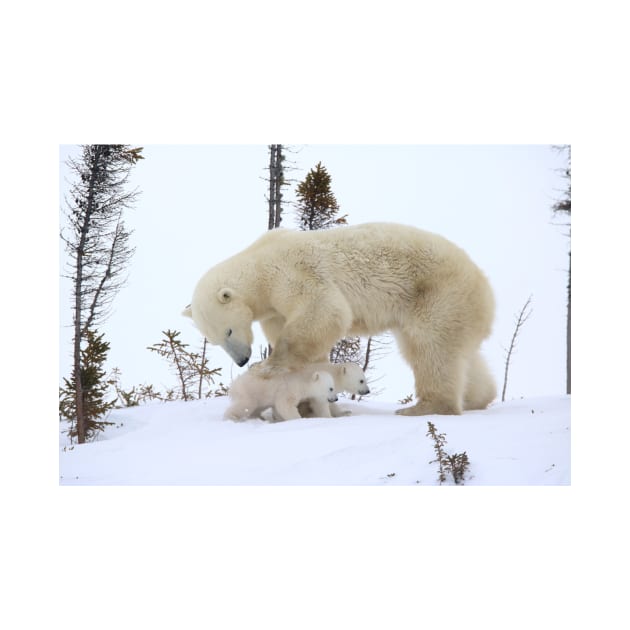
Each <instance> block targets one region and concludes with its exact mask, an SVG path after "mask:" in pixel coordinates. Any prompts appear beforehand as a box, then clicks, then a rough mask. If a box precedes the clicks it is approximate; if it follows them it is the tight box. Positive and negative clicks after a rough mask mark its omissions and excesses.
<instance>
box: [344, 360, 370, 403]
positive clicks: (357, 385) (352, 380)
mask: <svg viewBox="0 0 630 630" xmlns="http://www.w3.org/2000/svg"><path fill="white" fill-rule="evenodd" d="M340 369H341V383H342V385H343V389H344V390H345V391H347V392H350V393H351V394H359V395H360V396H365V395H366V394H369V393H370V388H369V387H368V384H367V380H366V378H365V373H364V372H363V370H362V369H361V368H360V367H359V366H358V365H357V364H356V363H342V364H341V367H340Z"/></svg>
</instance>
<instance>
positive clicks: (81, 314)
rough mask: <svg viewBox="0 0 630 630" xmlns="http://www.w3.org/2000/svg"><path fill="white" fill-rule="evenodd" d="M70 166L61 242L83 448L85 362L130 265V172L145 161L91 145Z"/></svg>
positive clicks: (135, 152)
mask: <svg viewBox="0 0 630 630" xmlns="http://www.w3.org/2000/svg"><path fill="white" fill-rule="evenodd" d="M81 149H82V150H81V157H80V159H78V160H72V159H71V160H69V161H68V166H69V167H70V170H71V172H73V173H74V174H75V176H76V180H75V181H74V183H73V185H72V188H71V190H70V196H69V198H66V206H67V208H66V217H67V219H68V224H69V225H68V227H67V232H66V233H64V232H63V231H62V233H61V238H62V240H63V241H64V242H65V244H66V249H67V251H68V254H69V256H70V264H69V267H70V272H69V275H68V276H66V277H68V278H70V279H71V280H72V287H73V296H72V313H73V324H74V335H73V378H72V382H73V383H74V386H75V403H74V411H75V413H76V434H77V441H78V442H79V444H82V443H83V442H85V440H86V439H87V437H88V424H89V422H90V421H89V410H86V409H84V407H83V401H84V400H85V399H86V395H85V392H84V388H85V387H86V386H87V385H86V384H85V383H84V382H83V378H84V375H85V374H86V372H85V370H84V366H83V363H82V360H83V357H84V354H83V353H84V351H85V350H86V348H87V346H89V344H90V338H91V337H90V335H92V337H93V335H94V334H95V332H94V331H95V329H96V327H97V326H98V325H99V324H100V323H101V322H103V321H104V320H105V318H106V317H107V315H108V314H109V311H110V307H111V304H112V301H113V299H114V297H115V295H116V294H117V292H118V290H119V289H120V287H121V286H122V285H123V284H124V281H125V277H124V275H123V273H124V270H125V267H126V265H127V264H128V262H129V260H130V258H131V256H132V255H133V248H132V247H131V246H130V245H129V237H130V232H129V231H127V229H126V228H125V224H124V221H123V211H124V210H125V209H127V208H129V207H131V206H132V204H133V202H134V201H135V199H136V196H137V194H138V193H137V192H135V191H127V190H126V185H127V182H128V178H129V174H130V171H131V168H132V166H133V165H134V164H136V162H137V161H138V160H141V159H143V156H142V155H141V153H142V149H141V148H139V147H137V148H131V147H130V146H129V145H126V144H88V145H83V146H82V148H81Z"/></svg>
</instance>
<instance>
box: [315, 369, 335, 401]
mask: <svg viewBox="0 0 630 630" xmlns="http://www.w3.org/2000/svg"><path fill="white" fill-rule="evenodd" d="M311 379H312V388H313V390H314V393H315V395H316V396H318V397H319V396H321V397H324V396H325V397H326V400H328V402H331V403H333V402H337V400H339V399H338V398H337V392H336V391H335V381H334V379H333V377H332V376H331V375H330V374H329V373H328V372H324V371H321V372H314V373H313V375H312V376H311Z"/></svg>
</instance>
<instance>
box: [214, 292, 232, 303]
mask: <svg viewBox="0 0 630 630" xmlns="http://www.w3.org/2000/svg"><path fill="white" fill-rule="evenodd" d="M233 296H234V291H232V289H228V288H223V289H219V290H218V291H217V300H219V302H221V304H227V303H228V302H229V301H230V300H231V299H232V297H233Z"/></svg>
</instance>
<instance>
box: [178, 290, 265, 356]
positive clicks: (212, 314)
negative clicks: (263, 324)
mask: <svg viewBox="0 0 630 630" xmlns="http://www.w3.org/2000/svg"><path fill="white" fill-rule="evenodd" d="M184 315H187V316H189V317H192V320H193V321H194V322H195V326H197V328H198V329H199V330H200V331H201V333H202V334H203V335H204V336H205V338H206V339H207V340H208V341H209V342H210V343H211V344H213V345H215V346H221V347H222V348H223V349H224V350H225V351H226V352H227V353H228V354H229V355H230V357H232V359H233V360H234V362H235V363H236V364H237V365H238V366H239V367H242V366H243V365H245V364H246V363H247V362H248V361H249V358H250V356H251V354H252V342H253V340H254V336H253V333H252V321H253V314H252V311H251V309H250V308H249V307H248V306H247V305H246V304H245V303H244V302H243V300H242V299H241V298H240V297H239V296H238V294H237V293H236V292H235V291H234V290H232V289H230V288H228V287H224V288H221V289H219V290H218V291H217V292H216V293H215V294H214V295H210V296H199V295H197V294H195V295H194V296H193V301H192V304H191V305H190V307H187V308H186V310H185V311H184Z"/></svg>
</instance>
